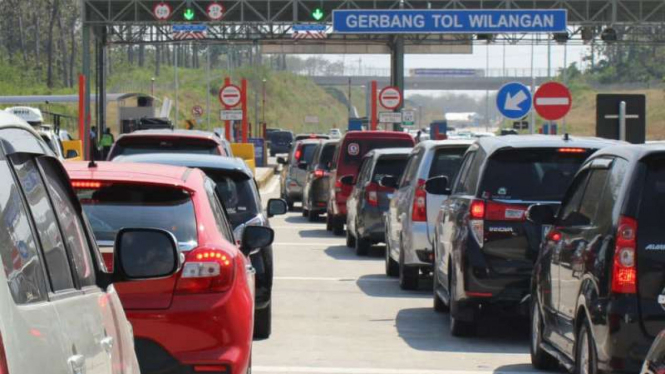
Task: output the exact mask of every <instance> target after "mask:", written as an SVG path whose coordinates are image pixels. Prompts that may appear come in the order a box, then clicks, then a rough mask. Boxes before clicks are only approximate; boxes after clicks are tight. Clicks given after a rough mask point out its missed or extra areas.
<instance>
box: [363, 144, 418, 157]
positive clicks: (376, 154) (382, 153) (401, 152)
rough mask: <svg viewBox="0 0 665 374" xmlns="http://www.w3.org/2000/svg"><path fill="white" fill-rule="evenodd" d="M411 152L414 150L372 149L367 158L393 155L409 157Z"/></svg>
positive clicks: (405, 148)
mask: <svg viewBox="0 0 665 374" xmlns="http://www.w3.org/2000/svg"><path fill="white" fill-rule="evenodd" d="M411 151H413V148H407V147H404V148H377V149H372V150H371V151H369V152H367V154H366V155H365V157H376V158H379V157H381V156H392V155H405V156H408V155H409V154H410V153H411Z"/></svg>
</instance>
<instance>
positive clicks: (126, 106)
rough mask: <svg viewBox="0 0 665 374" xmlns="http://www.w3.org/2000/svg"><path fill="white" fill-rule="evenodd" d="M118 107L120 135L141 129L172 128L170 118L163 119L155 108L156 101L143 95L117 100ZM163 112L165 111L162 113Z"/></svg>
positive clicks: (128, 94)
mask: <svg viewBox="0 0 665 374" xmlns="http://www.w3.org/2000/svg"><path fill="white" fill-rule="evenodd" d="M116 102H117V105H118V133H120V134H125V133H129V132H132V131H136V130H141V129H156V128H171V127H172V124H171V122H170V120H169V119H168V118H161V117H162V114H163V113H158V111H157V109H158V108H157V107H155V103H156V99H155V98H154V97H152V96H150V95H146V94H141V93H127V94H124V95H122V96H119V97H118V98H117V99H116ZM162 112H163V111H162Z"/></svg>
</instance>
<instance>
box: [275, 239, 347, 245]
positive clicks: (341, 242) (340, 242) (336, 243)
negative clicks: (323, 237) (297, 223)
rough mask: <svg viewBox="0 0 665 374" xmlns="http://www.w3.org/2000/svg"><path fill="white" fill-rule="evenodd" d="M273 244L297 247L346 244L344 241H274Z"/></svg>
mask: <svg viewBox="0 0 665 374" xmlns="http://www.w3.org/2000/svg"><path fill="white" fill-rule="evenodd" d="M272 245H284V246H287V245H288V246H296V247H328V246H340V245H344V242H343V241H341V240H340V241H339V242H335V243H321V242H319V243H272Z"/></svg>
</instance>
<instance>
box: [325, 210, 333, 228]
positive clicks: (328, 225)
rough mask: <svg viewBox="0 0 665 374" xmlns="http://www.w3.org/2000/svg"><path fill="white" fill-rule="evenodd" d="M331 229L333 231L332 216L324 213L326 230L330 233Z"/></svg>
mask: <svg viewBox="0 0 665 374" xmlns="http://www.w3.org/2000/svg"><path fill="white" fill-rule="evenodd" d="M332 229H333V224H332V214H330V213H328V212H326V230H328V231H332Z"/></svg>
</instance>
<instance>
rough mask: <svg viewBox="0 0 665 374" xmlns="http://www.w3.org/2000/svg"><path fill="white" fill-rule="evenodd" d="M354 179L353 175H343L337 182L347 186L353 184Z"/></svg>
mask: <svg viewBox="0 0 665 374" xmlns="http://www.w3.org/2000/svg"><path fill="white" fill-rule="evenodd" d="M354 179H355V178H354V177H353V175H345V176H343V177H342V178H341V179H340V180H339V182H340V183H342V184H345V185H347V186H353V182H354V181H353V180H354Z"/></svg>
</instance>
